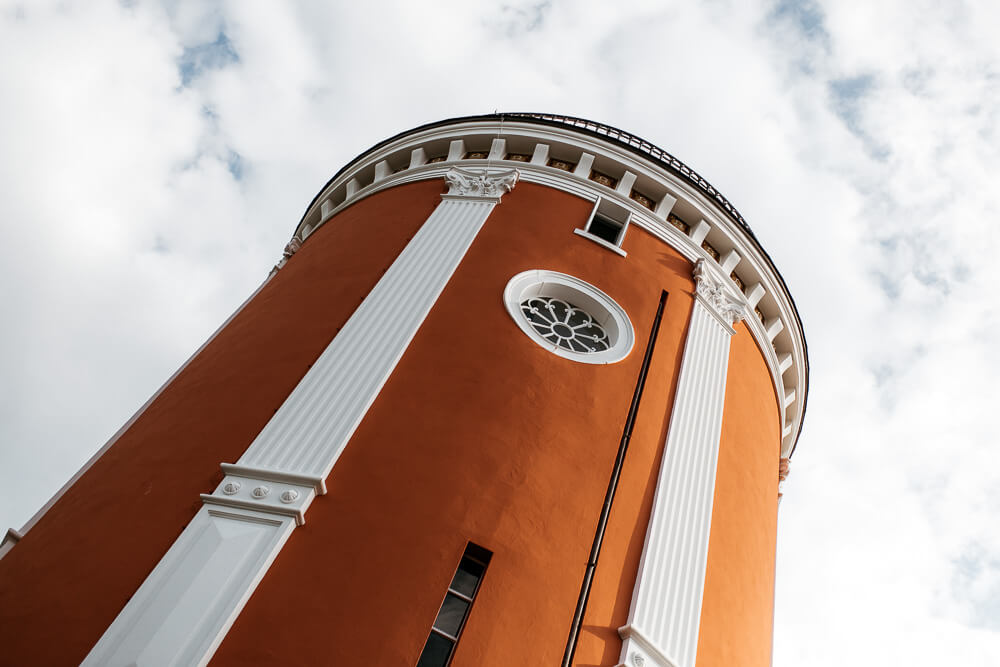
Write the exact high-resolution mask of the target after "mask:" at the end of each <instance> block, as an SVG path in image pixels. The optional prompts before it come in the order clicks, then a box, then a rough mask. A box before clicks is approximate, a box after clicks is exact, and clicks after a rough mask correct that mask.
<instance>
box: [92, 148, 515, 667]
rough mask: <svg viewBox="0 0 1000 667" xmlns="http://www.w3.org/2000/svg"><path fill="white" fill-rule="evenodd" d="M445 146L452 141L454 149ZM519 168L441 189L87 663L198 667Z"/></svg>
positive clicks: (457, 180) (458, 176)
mask: <svg viewBox="0 0 1000 667" xmlns="http://www.w3.org/2000/svg"><path fill="white" fill-rule="evenodd" d="M452 148H455V146H454V145H453V146H452ZM517 177H518V172H517V171H516V170H503V171H494V172H490V173H488V172H485V171H483V172H472V171H467V170H463V169H459V168H457V167H456V168H453V169H451V170H450V171H449V172H448V173H447V174H446V175H445V178H446V180H447V181H448V185H449V186H450V190H449V192H448V194H446V195H442V201H441V203H440V204H439V205H438V206H437V208H436V209H435V210H434V212H433V213H431V216H430V217H429V218H428V219H427V221H426V222H425V223H424V224H423V225H422V226H421V228H420V230H419V231H418V232H417V234H416V235H415V236H414V237H413V239H412V240H411V241H410V243H409V244H407V246H406V248H404V249H403V252H402V253H400V255H399V257H397V258H396V261H395V262H393V264H392V266H390V267H389V269H388V270H387V271H386V272H385V274H384V275H383V276H382V279H381V280H379V282H378V284H376V286H375V287H374V288H373V289H372V291H371V292H370V293H369V294H368V296H367V297H366V298H365V300H364V301H363V302H362V303H361V305H360V306H359V307H358V309H357V310H356V311H355V312H354V314H353V315H352V316H351V317H350V319H349V320H348V321H347V323H346V324H345V325H344V327H343V328H342V329H341V330H340V332H339V333H338V334H337V336H336V337H335V338H334V339H333V340H332V341H331V342H330V344H329V345H328V346H327V348H326V350H324V351H323V353H322V354H321V355H320V357H319V359H317V360H316V362H315V363H314V364H313V365H312V367H311V368H310V369H309V371H308V372H307V373H306V375H305V376H304V377H303V378H302V380H301V381H300V382H299V384H298V385H297V386H296V387H295V389H294V390H292V393H291V394H290V395H289V397H288V398H287V399H286V400H285V402H284V403H283V404H282V405H281V407H280V408H279V409H278V411H277V412H276V413H275V414H274V416H273V417H272V418H271V421H269V422H268V423H267V425H265V427H264V428H263V430H261V432H260V434H258V436H257V438H256V439H255V440H254V441H253V443H251V445H250V447H249V448H248V449H247V451H246V452H245V453H244V455H243V456H242V457H241V458H240V460H239V462H238V463H237V464H236V465H229V464H223V471H224V472H225V473H226V477H225V478H224V479H223V481H222V482H221V483H220V484H219V487H218V488H217V489H216V490H215V492H214V493H212V494H204V495H202V501H203V502H204V506H203V507H202V508H201V510H200V511H199V512H198V514H197V515H195V518H194V519H193V520H192V521H191V523H189V524H188V526H187V527H186V528H185V529H184V531H183V532H182V533H181V535H180V536H179V537H178V538H177V540H176V541H175V542H174V544H173V546H172V547H171V548H170V550H169V551H168V552H167V554H166V555H165V556H164V557H163V559H162V560H161V561H160V562H159V564H157V566H156V568H154V570H153V572H152V573H151V574H150V575H149V577H147V579H146V581H145V582H143V584H142V586H141V587H140V588H139V590H138V591H137V592H136V594H135V595H134V596H133V597H132V599H131V600H129V602H128V604H127V605H126V606H125V608H124V609H123V610H122V611H121V613H120V614H119V615H118V617H117V618H116V619H115V620H114V622H113V623H112V624H111V626H110V627H109V628H108V630H107V631H106V632H105V633H104V636H102V637H101V639H100V641H99V642H98V643H97V645H96V646H94V648H93V649H92V650H91V652H90V654H89V655H88V656H87V658H86V659H85V660H84V663H83V664H85V665H102V666H103V665H107V666H109V667H114V666H117V665H121V666H123V667H124V666H127V665H138V666H139V667H143V666H147V665H203V664H205V663H207V662H208V660H209V659H210V658H211V656H212V654H213V653H214V652H215V649H216V648H218V646H219V644H220V643H221V642H222V639H223V637H225V634H226V632H227V631H228V630H229V627H230V626H231V625H232V623H233V621H234V620H235V619H236V616H237V615H238V614H239V612H240V610H241V609H242V608H243V605H244V604H245V603H246V601H247V599H249V597H250V595H251V593H253V590H254V588H256V586H257V584H258V583H259V582H260V580H261V578H262V577H263V576H264V573H265V572H266V571H267V569H268V567H270V564H271V562H272V561H273V560H274V558H275V556H277V554H278V551H280V549H281V547H282V545H283V544H284V542H285V540H286V539H287V538H288V536H289V534H290V533H291V532H292V530H294V528H295V526H296V525H301V524H302V523H304V522H305V512H306V509H307V508H308V507H309V504H310V503H311V502H312V500H313V499H314V498H315V497H316V495H317V494H320V493H323V492H325V490H326V488H325V479H326V476H327V475H328V474H329V473H330V470H331V469H332V468H333V466H334V464H335V463H336V461H337V458H338V457H339V456H340V453H341V452H342V451H343V449H344V447H345V446H346V444H347V441H348V440H349V439H350V437H351V435H352V434H353V432H354V429H355V428H357V425H358V424H359V423H360V422H361V419H362V418H363V417H364V414H365V412H367V410H368V408H369V406H370V405H371V404H372V402H373V401H374V400H375V397H376V396H377V395H378V393H379V391H380V390H381V388H382V385H383V384H384V383H385V381H386V380H387V379H388V377H389V374H390V373H391V372H392V370H393V368H395V366H396V363H397V362H398V361H399V359H400V357H402V355H403V352H404V351H405V350H406V347H407V346H408V345H409V343H410V340H412V338H413V336H414V334H416V332H417V329H418V328H419V327H420V325H421V323H422V322H423V320H424V318H425V317H426V315H427V313H428V312H429V311H430V309H431V307H432V306H433V304H434V302H435V301H436V300H437V298H438V295H439V294H440V293H441V291H442V290H443V289H444V287H445V285H446V284H447V282H448V280H449V279H450V278H451V275H452V273H453V272H454V271H455V269H456V268H457V267H458V264H459V262H460V261H461V260H462V257H463V256H464V255H465V252H466V251H467V250H468V248H469V246H470V245H471V244H472V241H473V240H474V239H475V237H476V235H477V234H478V233H479V230H480V229H481V228H482V226H483V223H485V222H486V218H487V217H488V216H489V214H490V212H491V211H492V210H493V207H494V206H496V204H497V203H499V201H500V198H501V196H502V195H503V194H504V193H506V192H509V191H510V190H511V189H512V188H513V187H514V184H515V183H516V182H517Z"/></svg>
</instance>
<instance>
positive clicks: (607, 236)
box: [588, 215, 622, 243]
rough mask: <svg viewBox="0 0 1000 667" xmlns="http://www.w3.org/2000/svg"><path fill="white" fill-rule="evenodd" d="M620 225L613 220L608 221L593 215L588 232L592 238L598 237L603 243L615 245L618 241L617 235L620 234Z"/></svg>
mask: <svg viewBox="0 0 1000 667" xmlns="http://www.w3.org/2000/svg"><path fill="white" fill-rule="evenodd" d="M621 230H622V225H620V224H618V223H617V222H615V221H614V220H609V219H608V218H605V217H603V216H600V215H595V216H594V219H593V220H591V221H590V229H589V230H588V231H589V232H590V233H591V234H593V235H594V236H597V237H600V238H602V239H604V240H605V241H608V242H610V243H615V242H616V241H617V240H618V233H619V232H621Z"/></svg>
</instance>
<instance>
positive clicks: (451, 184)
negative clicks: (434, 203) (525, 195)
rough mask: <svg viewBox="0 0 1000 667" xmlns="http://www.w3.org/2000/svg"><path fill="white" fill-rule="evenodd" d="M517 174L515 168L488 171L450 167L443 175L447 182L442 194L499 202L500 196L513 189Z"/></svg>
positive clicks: (518, 173)
mask: <svg viewBox="0 0 1000 667" xmlns="http://www.w3.org/2000/svg"><path fill="white" fill-rule="evenodd" d="M519 176H520V172H518V170H517V169H504V170H503V171H495V172H492V173H490V172H489V171H486V170H483V171H472V170H470V169H462V168H460V167H452V168H451V169H449V170H448V171H447V172H445V175H444V180H445V181H447V183H448V194H447V195H444V196H445V197H447V198H452V197H461V198H463V199H474V200H487V201H493V202H499V201H500V197H502V196H503V195H505V194H506V193H508V192H510V191H511V190H513V189H514V185H515V184H516V183H517V179H518V177H519Z"/></svg>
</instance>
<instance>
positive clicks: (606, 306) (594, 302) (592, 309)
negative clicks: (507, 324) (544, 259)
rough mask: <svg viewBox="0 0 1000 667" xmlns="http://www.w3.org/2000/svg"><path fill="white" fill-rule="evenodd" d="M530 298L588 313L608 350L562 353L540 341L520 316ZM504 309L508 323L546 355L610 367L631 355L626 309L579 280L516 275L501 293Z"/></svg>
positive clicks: (537, 272) (557, 275)
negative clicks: (547, 299)
mask: <svg viewBox="0 0 1000 667" xmlns="http://www.w3.org/2000/svg"><path fill="white" fill-rule="evenodd" d="M532 296H550V297H556V298H559V299H564V300H566V301H568V302H570V303H572V304H573V305H575V306H577V307H578V308H582V309H583V310H585V311H587V312H588V313H589V314H590V315H591V317H593V318H594V320H595V321H596V322H597V323H598V324H600V325H601V326H602V327H604V330H605V331H607V332H608V339H609V340H610V342H611V346H610V348H609V349H607V350H603V351H601V352H592V353H588V354H584V353H582V352H572V351H570V350H566V349H563V348H561V347H559V346H558V345H555V344H553V343H552V341H549V340H546V339H545V338H543V337H542V336H541V335H540V334H539V333H538V332H537V331H535V329H534V328H533V327H532V326H531V325H530V324H529V323H528V320H527V319H526V318H525V317H524V314H523V313H522V312H521V302H523V301H524V300H525V299H527V298H529V297H532ZM503 302H504V306H505V307H506V308H507V313H508V314H509V315H510V317H511V319H512V320H514V322H515V323H516V324H517V326H518V328H519V329H520V330H521V331H523V332H524V333H525V334H526V335H527V336H528V337H529V338H531V340H533V341H535V343H537V344H538V345H540V346H541V347H544V348H545V349H546V350H548V351H549V352H552V353H553V354H555V355H557V356H560V357H563V358H565V359H571V360H573V361H579V362H581V363H585V364H613V363H615V362H618V361H621V360H622V359H624V358H625V357H627V356H628V355H629V352H631V351H632V346H633V345H634V344H635V332H634V331H633V329H632V322H631V321H630V320H629V317H628V313H626V312H625V309H624V308H622V307H621V306H619V305H618V303H617V302H616V301H615V300H614V299H612V298H611V297H610V296H608V295H607V294H605V293H604V292H602V291H601V290H599V289H598V288H596V287H594V286H593V285H591V284H589V283H586V282H584V281H582V280H580V279H579V278H574V277H573V276H568V275H566V274H565V273H556V272H555V271H542V270H532V271H524V272H522V273H519V274H517V275H516V276H514V277H513V278H511V279H510V281H509V282H508V283H507V287H506V288H505V289H504V292H503Z"/></svg>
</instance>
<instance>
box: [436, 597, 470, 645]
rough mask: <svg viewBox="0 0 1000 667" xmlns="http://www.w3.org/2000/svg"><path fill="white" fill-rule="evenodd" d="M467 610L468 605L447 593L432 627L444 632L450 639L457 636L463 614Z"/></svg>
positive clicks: (463, 617)
mask: <svg viewBox="0 0 1000 667" xmlns="http://www.w3.org/2000/svg"><path fill="white" fill-rule="evenodd" d="M468 609H469V603H468V602H466V601H465V600H463V599H462V598H460V597H457V596H455V595H452V594H451V593H449V594H448V595H446V596H445V598H444V604H443V605H441V611H439V612H438V617H437V620H436V621H434V627H435V628H437V629H438V630H440V631H442V632H446V633H448V634H449V635H451V636H452V637H457V636H458V629H459V628H461V627H462V621H463V620H464V619H465V612H466V611H467V610H468Z"/></svg>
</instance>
